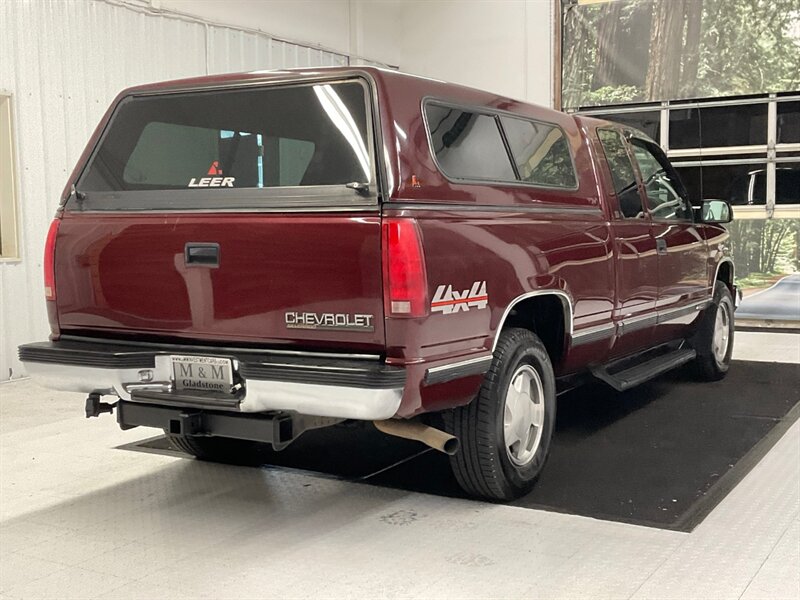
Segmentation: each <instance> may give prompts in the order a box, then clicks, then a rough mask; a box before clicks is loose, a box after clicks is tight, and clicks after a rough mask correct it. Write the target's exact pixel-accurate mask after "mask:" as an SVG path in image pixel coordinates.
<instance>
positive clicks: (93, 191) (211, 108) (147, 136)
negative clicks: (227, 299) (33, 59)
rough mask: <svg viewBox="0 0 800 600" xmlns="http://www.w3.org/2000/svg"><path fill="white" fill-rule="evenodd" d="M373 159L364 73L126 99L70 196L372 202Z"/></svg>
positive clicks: (109, 201)
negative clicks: (341, 78) (358, 76)
mask: <svg viewBox="0 0 800 600" xmlns="http://www.w3.org/2000/svg"><path fill="white" fill-rule="evenodd" d="M373 157H374V152H373V132H372V120H371V114H370V101H369V88H368V85H367V83H366V82H365V81H364V80H361V79H351V80H344V81H325V82H317V83H299V84H289V85H280V86H276V85H270V86H258V87H255V86H254V87H242V88H234V89H215V90H205V91H191V92H172V93H161V94H152V95H141V96H131V97H128V98H125V99H124V100H123V101H122V102H120V104H119V105H118V106H117V108H116V109H115V111H114V114H113V116H112V118H111V120H110V122H109V124H108V126H107V127H106V130H105V131H104V133H103V135H102V137H101V139H100V142H99V143H98V145H97V147H96V148H95V149H94V152H93V153H92V155H91V157H90V159H89V161H88V163H87V165H86V167H85V168H84V170H83V173H82V175H81V177H80V179H79V181H78V183H77V185H76V188H77V190H78V192H79V194H76V196H77V197H80V198H83V199H82V200H81V201H80V204H81V205H82V206H81V208H84V209H87V208H88V209H93V210H120V209H121V210H145V209H154V208H168V209H169V208H175V209H184V208H188V209H191V208H232V209H236V208H251V207H257V208H270V207H280V206H286V205H296V204H301V205H303V204H305V205H317V204H319V205H322V206H326V205H331V204H332V205H341V204H363V203H365V202H366V203H374V202H375V200H376V194H375V189H374V188H375V177H374V172H375V171H374V158H373ZM353 183H359V184H367V185H368V186H369V188H368V189H369V191H368V192H367V193H365V189H364V187H363V186H361V189H358V190H356V189H352V188H351V187H347V186H348V184H353ZM354 187H359V186H354Z"/></svg>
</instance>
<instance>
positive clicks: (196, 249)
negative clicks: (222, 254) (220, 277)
mask: <svg viewBox="0 0 800 600" xmlns="http://www.w3.org/2000/svg"><path fill="white" fill-rule="evenodd" d="M184 259H185V261H186V265H187V266H195V267H218V266H219V244H201V243H195V242H189V243H188V244H186V248H185V250H184Z"/></svg>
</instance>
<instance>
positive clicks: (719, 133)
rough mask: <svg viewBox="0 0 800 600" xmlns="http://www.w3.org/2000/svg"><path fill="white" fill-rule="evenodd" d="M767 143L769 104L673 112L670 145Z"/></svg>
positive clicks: (704, 145) (688, 109) (678, 146)
mask: <svg viewBox="0 0 800 600" xmlns="http://www.w3.org/2000/svg"><path fill="white" fill-rule="evenodd" d="M766 143H767V105H766V103H765V104H740V105H734V106H716V107H712V108H681V109H673V110H670V111H669V147H670V148H673V149H678V148H714V147H718V146H749V145H753V144H766Z"/></svg>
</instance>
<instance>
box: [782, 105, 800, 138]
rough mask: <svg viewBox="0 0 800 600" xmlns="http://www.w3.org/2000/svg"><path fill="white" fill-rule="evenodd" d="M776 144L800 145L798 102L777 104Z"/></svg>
mask: <svg viewBox="0 0 800 600" xmlns="http://www.w3.org/2000/svg"><path fill="white" fill-rule="evenodd" d="M778 143H779V144H792V143H800V102H778Z"/></svg>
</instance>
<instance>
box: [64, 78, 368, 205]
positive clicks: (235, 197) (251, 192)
mask: <svg viewBox="0 0 800 600" xmlns="http://www.w3.org/2000/svg"><path fill="white" fill-rule="evenodd" d="M354 82H355V83H358V84H360V85H361V86H362V87H363V88H364V102H365V109H366V132H365V133H366V137H367V150H368V151H369V159H370V181H369V182H368V185H369V193H368V194H365V193H363V192H361V191H360V190H355V189H349V188H347V187H345V186H344V185H339V184H327V185H307V186H278V187H263V188H238V189H237V188H232V189H226V190H224V194H225V198H224V200H223V201H220V189H219V188H207V189H206V188H198V189H178V190H166V191H165V190H129V191H111V192H92V191H90V192H85V193H83V195H84V196H85V198H84V199H83V200H78V199H77V198H76V197H75V194H71V195H70V196H68V197H66V198H64V199H63V202H62V205H61V206H62V207H64V208H66V209H67V210H71V211H77V212H102V213H125V212H148V211H150V212H185V211H191V212H203V211H213V212H219V211H226V212H291V211H292V210H302V211H307V210H314V209H317V210H324V211H341V210H362V209H363V210H376V209H378V208H379V205H380V202H379V199H380V198H381V197H382V196H383V190H382V184H381V181H382V180H383V178H384V175H383V169H384V165H383V164H382V161H380V160H379V158H378V157H379V154H378V152H377V150H376V144H377V143H378V142H379V140H380V132H379V131H376V124H377V123H380V120H379V117H378V115H377V106H378V101H377V92H376V88H375V85H374V83H373V82H372V81H371V80H370V79H369V78H367V77H365V76H364V75H362V74H358V73H354V74H353V75H347V74H345V75H340V74H337V76H335V77H331V76H328V77H319V78H316V77H315V78H313V79H307V80H301V81H297V80H294V81H293V80H287V81H279V82H274V83H273V82H267V83H264V82H257V83H252V84H247V83H244V84H242V83H236V84H234V85H211V86H207V87H206V86H204V87H198V88H185V89H184V88H180V89H175V90H167V91H163V90H156V91H147V92H133V93H131V94H129V95H126V96H125V97H124V98H121V99H120V100H119V102H118V103H117V104H116V105H115V106H114V109H113V112H112V114H111V117H110V118H109V120H108V122H107V123H106V125H105V127H104V128H103V131H102V133H101V134H100V136H99V137H98V139H97V142H96V143H95V144H94V147H93V148H92V151H91V153H90V154H89V156H88V158H87V159H86V161H85V162H84V163H83V164H82V165H81V169H80V172H79V173H78V174H77V175H76V177H75V181H76V187H77V188H78V190H79V191H81V190H80V183H81V181H82V180H83V178H84V176H85V175H86V173H87V169H88V167H89V165H90V164H91V163H92V161H93V160H94V159H95V157H96V155H97V153H98V151H99V149H100V147H101V146H102V144H103V142H104V140H105V138H106V136H107V135H108V132H109V131H110V129H111V126H112V125H113V123H114V119H115V118H116V117H117V116H118V115H119V109H120V107H121V106H123V105H124V104H125V103H126V102H130V101H131V100H133V99H135V98H139V97H151V96H172V95H182V94H194V93H200V94H202V93H213V92H228V91H245V90H253V91H258V90H265V89H277V88H287V87H309V86H315V85H323V84H324V85H336V84H342V83H354ZM378 129H379V128H378ZM137 196H138V197H139V198H142V202H140V203H139V204H138V205H136V207H133V206H131V203H130V202H128V201H127V199H128V198H133V197H137ZM165 196H166V200H165V199H164V198H165ZM269 199H275V200H277V201H276V202H270V203H267V202H265V200H269Z"/></svg>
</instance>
